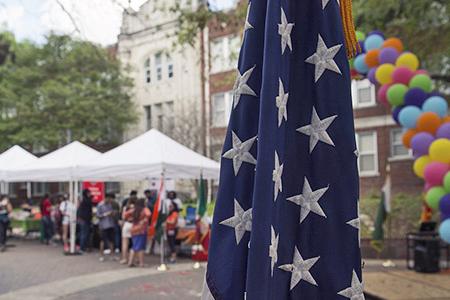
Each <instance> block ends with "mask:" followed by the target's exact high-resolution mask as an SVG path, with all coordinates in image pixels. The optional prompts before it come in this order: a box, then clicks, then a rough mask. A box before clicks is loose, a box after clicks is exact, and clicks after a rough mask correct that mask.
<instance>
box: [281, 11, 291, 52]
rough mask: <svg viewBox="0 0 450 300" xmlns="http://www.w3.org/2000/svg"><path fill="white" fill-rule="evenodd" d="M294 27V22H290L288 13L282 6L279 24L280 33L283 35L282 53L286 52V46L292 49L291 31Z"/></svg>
mask: <svg viewBox="0 0 450 300" xmlns="http://www.w3.org/2000/svg"><path fill="white" fill-rule="evenodd" d="M293 27H294V23H288V20H287V17H286V14H285V13H284V10H283V8H281V24H278V34H279V35H280V36H281V54H284V51H285V50H286V46H288V47H289V49H290V50H291V51H292V40H291V32H292V28H293Z"/></svg>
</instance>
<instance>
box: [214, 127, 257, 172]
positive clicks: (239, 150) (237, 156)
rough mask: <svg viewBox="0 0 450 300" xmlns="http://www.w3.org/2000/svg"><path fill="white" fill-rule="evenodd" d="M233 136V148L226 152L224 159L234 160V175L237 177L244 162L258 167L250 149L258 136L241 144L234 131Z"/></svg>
mask: <svg viewBox="0 0 450 300" xmlns="http://www.w3.org/2000/svg"><path fill="white" fill-rule="evenodd" d="M231 134H232V139H233V141H232V143H233V148H231V149H230V150H228V151H227V152H225V153H224V154H223V156H222V157H224V158H227V159H232V160H233V169H234V175H235V176H237V174H238V172H239V169H240V168H241V166H242V163H243V162H246V163H249V164H253V165H256V159H255V158H254V157H253V155H252V154H251V153H250V149H251V148H252V146H253V143H254V142H255V141H256V136H255V137H252V138H251V139H248V140H246V141H245V142H241V140H240V139H239V137H238V136H237V134H236V133H234V131H232V132H231Z"/></svg>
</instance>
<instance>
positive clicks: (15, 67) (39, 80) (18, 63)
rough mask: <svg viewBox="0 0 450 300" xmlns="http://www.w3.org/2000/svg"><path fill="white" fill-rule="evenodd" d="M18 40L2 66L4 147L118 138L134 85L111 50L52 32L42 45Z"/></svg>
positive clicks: (0, 145)
mask: <svg viewBox="0 0 450 300" xmlns="http://www.w3.org/2000/svg"><path fill="white" fill-rule="evenodd" d="M14 43H15V47H14V49H15V50H14V51H15V53H14V55H15V59H14V60H12V59H7V61H6V62H5V64H4V65H2V66H0V136H1V137H2V138H1V139H0V150H4V149H5V148H7V147H9V146H11V145H13V144H20V145H22V146H25V147H26V148H28V149H33V147H39V146H40V147H45V148H47V149H54V148H56V147H58V146H60V145H62V144H65V143H67V141H68V139H69V138H70V139H72V140H79V141H81V142H85V143H93V144H97V145H101V144H116V143H118V142H120V140H121V136H122V132H123V131H124V129H125V128H126V126H128V125H129V124H130V123H131V122H132V121H133V114H134V109H133V105H132V102H131V95H130V90H131V87H132V83H131V80H130V79H129V78H127V77H124V75H123V74H122V73H121V71H120V64H119V62H118V61H117V60H116V59H115V58H114V57H112V56H111V55H109V54H108V51H107V49H104V48H101V47H99V46H97V45H94V44H92V43H90V42H85V41H79V40H74V39H72V38H71V37H69V36H65V35H62V36H59V35H53V34H52V35H50V36H48V38H47V41H46V43H45V44H44V45H36V44H33V43H31V42H26V41H25V42H14Z"/></svg>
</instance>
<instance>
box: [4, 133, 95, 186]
mask: <svg viewBox="0 0 450 300" xmlns="http://www.w3.org/2000/svg"><path fill="white" fill-rule="evenodd" d="M100 156H101V153H100V152H98V151H96V150H94V149H92V148H90V147H88V146H86V145H84V144H82V143H80V142H76V141H75V142H72V143H70V144H68V145H66V146H64V147H62V148H60V149H58V150H55V151H53V152H51V153H49V154H47V155H45V156H42V157H41V158H39V159H37V160H35V161H32V162H31V163H28V164H25V165H22V166H20V167H18V168H15V169H14V170H11V171H8V172H6V174H7V181H9V182H20V181H33V182H70V181H76V180H78V179H79V178H77V177H76V174H77V168H78V167H79V166H80V165H81V164H84V163H86V162H87V161H91V160H94V159H96V158H98V157H100Z"/></svg>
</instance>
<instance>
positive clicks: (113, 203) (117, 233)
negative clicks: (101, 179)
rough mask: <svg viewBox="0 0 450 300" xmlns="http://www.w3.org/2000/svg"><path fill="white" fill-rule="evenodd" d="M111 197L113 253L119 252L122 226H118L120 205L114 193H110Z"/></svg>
mask: <svg viewBox="0 0 450 300" xmlns="http://www.w3.org/2000/svg"><path fill="white" fill-rule="evenodd" d="M111 197H113V198H112V199H113V200H112V201H111V206H112V208H113V218H114V246H115V249H114V251H115V253H116V254H119V253H120V244H121V238H122V228H121V227H120V218H121V214H120V205H119V203H118V202H117V201H116V196H115V195H114V194H111Z"/></svg>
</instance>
